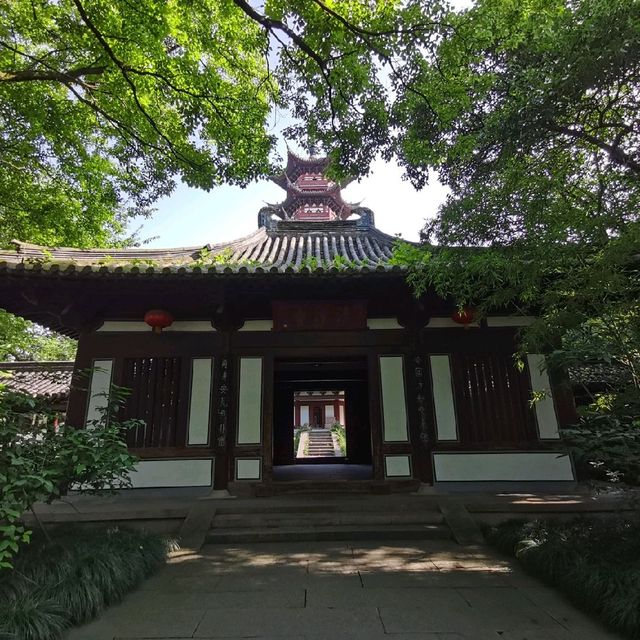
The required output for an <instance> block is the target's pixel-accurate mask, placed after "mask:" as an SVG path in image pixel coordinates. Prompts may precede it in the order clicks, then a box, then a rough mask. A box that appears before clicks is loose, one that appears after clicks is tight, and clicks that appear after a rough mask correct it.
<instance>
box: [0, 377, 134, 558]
mask: <svg viewBox="0 0 640 640" xmlns="http://www.w3.org/2000/svg"><path fill="white" fill-rule="evenodd" d="M125 397H126V394H125V393H124V390H122V389H118V388H113V389H112V391H111V393H110V395H109V400H108V402H107V403H106V406H105V408H104V410H103V411H102V415H101V417H100V418H99V419H98V420H93V421H91V422H90V423H89V424H88V425H87V428H85V429H74V428H72V427H70V426H68V425H57V424H56V421H55V420H54V419H53V416H52V415H51V414H50V413H49V412H48V409H47V407H46V405H45V404H43V403H41V402H39V401H38V400H36V399H35V398H32V397H30V396H26V395H24V394H20V393H15V392H9V391H7V390H6V389H3V388H2V387H0V569H2V568H8V567H10V566H11V565H10V562H9V561H10V559H11V557H12V556H13V555H15V553H17V551H18V548H19V544H20V543H24V542H28V541H29V537H30V535H31V532H30V531H29V530H28V529H27V528H26V527H25V526H24V524H23V523H22V521H21V517H22V514H23V513H24V512H26V511H28V510H29V509H31V510H32V511H33V504H34V503H36V502H51V501H52V500H54V499H56V498H59V497H61V496H64V495H66V494H67V492H68V491H69V490H70V489H71V488H73V489H74V490H78V491H80V492H83V493H99V492H110V491H114V490H116V489H119V488H121V487H126V486H129V485H130V479H129V474H130V473H131V472H132V471H133V469H134V465H135V462H136V458H135V457H134V456H132V455H131V454H129V452H128V450H127V445H126V443H125V441H124V439H123V437H122V436H123V430H125V429H127V428H129V427H131V426H133V425H134V424H137V421H129V422H127V423H120V422H118V421H117V420H116V419H115V417H114V416H115V415H116V412H117V410H118V408H119V407H120V405H121V404H122V402H123V400H124V398H125ZM34 515H35V513H34Z"/></svg>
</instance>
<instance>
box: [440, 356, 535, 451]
mask: <svg viewBox="0 0 640 640" xmlns="http://www.w3.org/2000/svg"><path fill="white" fill-rule="evenodd" d="M451 375H452V378H453V389H454V395H455V404H456V416H457V422H458V430H459V434H460V441H461V443H463V444H469V445H474V444H487V445H491V447H496V446H500V445H505V446H506V445H513V444H519V443H528V442H535V441H536V440H537V431H536V425H535V418H534V414H533V410H532V409H531V407H530V404H529V401H530V399H531V391H530V388H529V381H528V376H527V374H526V371H518V370H517V369H516V367H515V363H514V361H513V358H512V357H511V356H509V355H503V354H485V353H482V354H462V353H458V354H453V355H452V356H451Z"/></svg>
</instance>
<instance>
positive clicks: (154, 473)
mask: <svg viewBox="0 0 640 640" xmlns="http://www.w3.org/2000/svg"><path fill="white" fill-rule="evenodd" d="M212 478H213V460H211V459H206V460H201V459H198V460H192V459H188V460H141V461H140V462H138V463H137V464H136V472H135V473H132V474H131V483H132V486H133V488H134V489H150V488H153V487H209V486H211V483H212Z"/></svg>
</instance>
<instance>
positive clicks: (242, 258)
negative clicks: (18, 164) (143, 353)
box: [0, 215, 402, 275]
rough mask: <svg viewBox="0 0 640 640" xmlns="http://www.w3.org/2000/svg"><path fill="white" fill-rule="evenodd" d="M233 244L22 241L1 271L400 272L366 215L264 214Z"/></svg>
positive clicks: (5, 255) (389, 240) (3, 255)
mask: <svg viewBox="0 0 640 640" xmlns="http://www.w3.org/2000/svg"><path fill="white" fill-rule="evenodd" d="M262 222H263V226H261V227H260V228H259V229H258V230H257V231H255V232H254V233H252V234H251V235H249V236H246V237H244V238H240V239H238V240H235V241H233V242H226V243H221V244H216V245H209V244H208V245H204V246H198V247H183V248H177V249H140V248H133V249H72V248H66V247H60V248H47V247H41V246H38V245H33V244H27V243H24V242H19V241H15V243H14V244H15V245H16V251H3V252H0V272H2V271H5V272H7V271H14V272H20V271H21V272H38V273H49V274H59V275H70V274H73V275H92V274H98V275H100V274H103V275H104V274H111V273H113V274H120V275H127V274H131V275H171V274H177V275H188V274H203V273H204V274H213V275H215V274H218V275H230V274H244V275H247V274H274V273H275V274H278V273H281V274H285V273H287V274H289V273H301V274H309V273H314V274H316V275H320V274H352V273H369V272H384V273H389V272H400V271H402V269H401V268H400V267H399V266H397V265H393V264H391V263H390V262H389V260H390V258H391V256H392V252H393V246H394V244H395V242H396V238H394V237H392V236H389V235H386V234H384V233H382V232H381V231H378V230H377V229H376V228H375V227H373V226H372V225H371V224H370V223H369V222H368V221H367V218H366V215H365V216H364V217H361V219H360V220H344V221H336V220H334V221H331V222H327V223H319V222H295V221H277V222H276V221H274V220H270V219H269V220H263V221H262Z"/></svg>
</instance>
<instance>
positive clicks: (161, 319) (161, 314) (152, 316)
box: [144, 309, 173, 333]
mask: <svg viewBox="0 0 640 640" xmlns="http://www.w3.org/2000/svg"><path fill="white" fill-rule="evenodd" d="M144 321H145V322H146V323H147V324H148V325H149V326H150V327H151V328H152V329H153V330H154V331H155V332H156V333H160V332H161V331H162V330H163V329H166V328H167V327H170V326H171V325H172V324H173V316H172V315H171V314H170V313H169V312H168V311H162V310H161V309H151V311H147V313H145V314H144Z"/></svg>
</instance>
